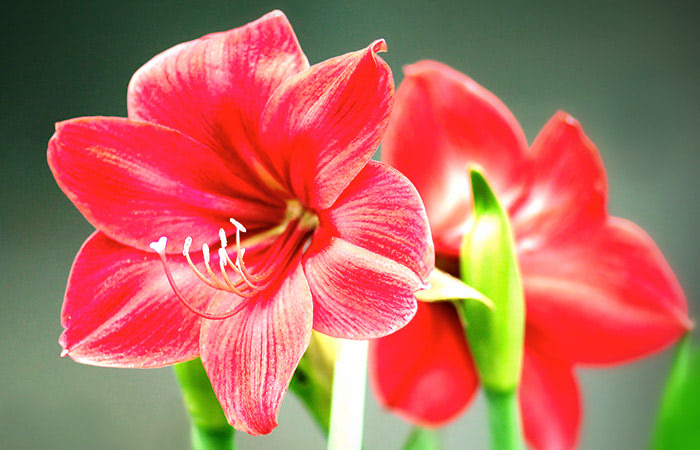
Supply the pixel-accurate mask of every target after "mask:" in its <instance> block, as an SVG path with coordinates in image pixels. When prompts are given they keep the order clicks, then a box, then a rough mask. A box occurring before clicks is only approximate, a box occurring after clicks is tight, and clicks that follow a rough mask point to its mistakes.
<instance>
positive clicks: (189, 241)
mask: <svg viewBox="0 0 700 450" xmlns="http://www.w3.org/2000/svg"><path fill="white" fill-rule="evenodd" d="M190 246H192V237H190V236H187V238H185V243H184V244H183V246H182V256H187V255H189V253H190Z"/></svg>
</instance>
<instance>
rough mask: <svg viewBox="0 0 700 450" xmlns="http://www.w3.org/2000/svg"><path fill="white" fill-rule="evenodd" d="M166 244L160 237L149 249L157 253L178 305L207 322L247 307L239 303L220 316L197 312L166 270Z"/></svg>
mask: <svg viewBox="0 0 700 450" xmlns="http://www.w3.org/2000/svg"><path fill="white" fill-rule="evenodd" d="M166 242H167V238H166V237H165V236H163V237H161V238H160V239H159V240H158V241H157V242H152V243H151V248H152V249H153V250H154V251H155V252H156V253H158V256H159V257H160V262H161V265H162V266H163V270H164V271H165V276H166V277H167V278H168V283H169V284H170V288H171V289H172V290H173V292H174V293H175V296H176V297H177V298H178V300H180V303H182V304H183V305H184V306H185V307H186V308H187V309H189V310H190V311H192V312H193V313H194V314H196V315H198V316H200V317H202V318H204V319H209V320H225V319H228V318H230V317H233V316H234V315H236V314H238V313H239V312H240V311H241V310H242V309H243V308H245V306H246V305H247V302H245V301H244V302H241V303H239V304H238V305H236V306H234V307H233V308H231V309H230V310H228V311H226V312H225V313H222V314H210V313H207V312H203V311H200V310H198V309H197V308H196V307H195V306H194V305H192V304H191V303H190V302H189V300H187V299H186V298H185V296H184V295H182V292H180V289H179V288H178V287H177V285H176V284H175V280H174V279H173V275H172V273H171V272H170V269H168V261H167V259H166V257H165V243H166Z"/></svg>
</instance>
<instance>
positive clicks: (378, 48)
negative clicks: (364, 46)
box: [369, 38, 388, 54]
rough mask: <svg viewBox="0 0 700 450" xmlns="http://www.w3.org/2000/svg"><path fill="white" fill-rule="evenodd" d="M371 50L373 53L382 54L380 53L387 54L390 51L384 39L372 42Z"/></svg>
mask: <svg viewBox="0 0 700 450" xmlns="http://www.w3.org/2000/svg"><path fill="white" fill-rule="evenodd" d="M369 48H370V50H371V51H372V53H375V54H376V53H380V52H386V51H387V50H388V47H387V45H386V40H385V39H384V38H382V39H377V40H376V41H374V42H372V43H371V44H370V45H369Z"/></svg>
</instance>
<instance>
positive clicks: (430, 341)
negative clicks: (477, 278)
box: [370, 302, 478, 426]
mask: <svg viewBox="0 0 700 450" xmlns="http://www.w3.org/2000/svg"><path fill="white" fill-rule="evenodd" d="M370 379H371V381H372V388H373V390H374V393H375V395H376V397H377V399H378V400H379V403H380V404H382V405H383V406H385V407H387V408H389V409H391V410H393V411H394V412H395V413H397V414H398V415H399V416H401V417H403V418H405V419H406V420H408V421H409V422H412V423H415V424H419V425H421V426H442V425H445V424H446V423H447V422H449V421H451V420H453V419H455V418H456V417H457V416H459V415H460V414H461V412H462V411H464V409H465V408H466V407H467V406H468V405H469V403H470V402H471V400H472V398H473V396H474V392H475V391H476V388H477V386H478V379H477V375H476V370H475V368H474V363H473V362H472V358H471V354H470V353H469V349H468V347H467V341H466V339H465V337H464V331H463V329H462V325H461V323H460V322H459V318H458V317H457V314H456V313H455V310H454V307H453V306H452V305H451V304H450V303H446V302H443V303H424V302H418V311H417V312H416V316H415V317H414V318H413V320H411V322H409V324H408V325H406V326H405V327H403V328H402V329H400V330H399V331H397V332H396V333H394V334H391V335H389V336H386V337H383V338H381V339H378V340H376V341H373V342H372V346H371V347H370Z"/></svg>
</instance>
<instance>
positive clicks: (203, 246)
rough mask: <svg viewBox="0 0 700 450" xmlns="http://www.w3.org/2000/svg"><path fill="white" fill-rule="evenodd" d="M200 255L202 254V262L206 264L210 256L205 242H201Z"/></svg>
mask: <svg viewBox="0 0 700 450" xmlns="http://www.w3.org/2000/svg"><path fill="white" fill-rule="evenodd" d="M202 256H204V263H205V264H206V265H207V266H208V265H209V261H211V258H210V257H209V246H208V245H207V244H202Z"/></svg>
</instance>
